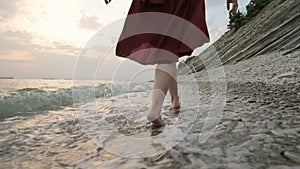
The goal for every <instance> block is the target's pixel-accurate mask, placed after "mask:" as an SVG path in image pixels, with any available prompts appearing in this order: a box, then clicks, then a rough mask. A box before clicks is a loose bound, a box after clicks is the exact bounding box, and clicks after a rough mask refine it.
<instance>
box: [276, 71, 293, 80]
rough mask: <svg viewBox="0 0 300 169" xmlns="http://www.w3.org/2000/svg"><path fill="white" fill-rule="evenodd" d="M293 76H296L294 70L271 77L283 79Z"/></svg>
mask: <svg viewBox="0 0 300 169" xmlns="http://www.w3.org/2000/svg"><path fill="white" fill-rule="evenodd" d="M293 77H296V73H295V72H286V73H282V74H280V75H278V76H275V77H274V78H273V79H284V78H293Z"/></svg>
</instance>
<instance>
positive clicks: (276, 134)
mask: <svg viewBox="0 0 300 169" xmlns="http://www.w3.org/2000/svg"><path fill="white" fill-rule="evenodd" d="M271 133H272V134H274V135H275V136H277V137H286V135H285V134H283V133H281V132H278V131H275V130H271Z"/></svg>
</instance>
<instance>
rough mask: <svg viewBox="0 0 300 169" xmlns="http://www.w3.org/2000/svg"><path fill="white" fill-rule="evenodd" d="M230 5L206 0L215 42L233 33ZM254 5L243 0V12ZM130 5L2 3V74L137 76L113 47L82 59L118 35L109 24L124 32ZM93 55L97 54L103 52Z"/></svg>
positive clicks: (38, 0) (37, 0)
mask: <svg viewBox="0 0 300 169" xmlns="http://www.w3.org/2000/svg"><path fill="white" fill-rule="evenodd" d="M225 2H226V0H206V20H207V25H208V28H209V33H210V37H211V43H213V42H214V41H216V40H217V39H218V38H219V37H220V36H221V35H222V34H224V33H225V32H226V31H227V30H228V29H227V24H228V12H227V11H226V3H225ZM249 2H250V0H239V4H240V5H239V6H240V10H241V11H242V12H244V11H245V6H246V5H247V4H248V3H249ZM130 5H131V0H112V2H111V3H110V4H108V5H105V3H104V0H1V1H0V76H13V77H14V78H61V79H72V78H74V77H78V78H82V77H87V78H88V77H91V78H92V77H97V78H98V77H99V78H104V79H109V78H112V76H111V74H114V75H116V74H117V75H119V76H122V73H124V70H125V74H126V73H128V72H130V71H131V73H132V75H133V74H135V75H137V73H136V69H132V70H129V69H127V71H128V72H126V68H125V67H126V66H124V65H128V64H133V65H135V66H136V67H139V68H141V66H140V65H137V64H135V63H127V61H124V60H122V59H120V58H116V57H115V56H112V55H113V48H112V49H110V51H109V52H108V53H109V54H111V55H110V56H109V57H106V58H104V59H102V58H101V59H99V57H85V58H80V57H79V56H81V54H82V53H84V52H85V49H86V47H87V46H89V45H92V44H91V43H92V42H95V41H96V40H97V38H95V35H102V34H103V33H104V32H106V33H107V34H109V33H110V32H114V31H112V30H109V26H111V25H114V23H118V24H115V27H118V28H120V29H121V27H122V24H121V25H120V23H122V20H124V18H125V17H126V15H127V12H128V9H129V7H130ZM116 32H118V31H116ZM114 33H115V32H114ZM115 36H116V35H115V34H114V38H115ZM99 37H101V36H98V38H99ZM91 39H92V40H91ZM107 41H109V39H106V40H104V39H103V38H102V39H101V40H99V39H98V44H97V45H98V46H100V47H99V48H101V47H102V48H101V49H102V52H103V53H105V52H107V49H108V48H109V47H113V45H112V44H113V43H114V42H113V41H112V40H111V39H110V41H111V43H107ZM101 43H107V44H109V45H110V46H107V44H106V46H105V44H101ZM211 43H210V44H211ZM210 44H207V45H205V46H203V47H202V48H199V49H197V50H196V51H201V50H203V49H204V48H205V47H207V46H208V45H210ZM94 45H96V44H94ZM99 50H100V49H99ZM196 51H195V52H196ZM93 52H94V55H95V52H99V51H93ZM100 52H101V51H100ZM87 53H92V52H91V51H88V52H87ZM129 62H130V61H129ZM90 65H93V66H90ZM95 68H97V70H96V71H95ZM116 68H118V70H116ZM87 74H90V75H87ZM129 74H130V73H129Z"/></svg>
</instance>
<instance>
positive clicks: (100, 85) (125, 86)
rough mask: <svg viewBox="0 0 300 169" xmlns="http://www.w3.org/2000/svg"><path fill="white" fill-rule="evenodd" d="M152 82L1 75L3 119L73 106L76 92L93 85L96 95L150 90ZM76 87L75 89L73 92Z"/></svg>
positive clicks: (1, 109) (0, 99) (0, 92)
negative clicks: (6, 76)
mask: <svg viewBox="0 0 300 169" xmlns="http://www.w3.org/2000/svg"><path fill="white" fill-rule="evenodd" d="M150 88H151V83H150V82H147V81H146V82H125V81H124V82H121V81H120V82H112V81H108V80H93V81H84V80H83V81H74V80H44V79H1V80H0V119H4V118H7V117H13V116H17V115H21V116H26V115H28V114H32V113H34V114H38V113H41V112H46V111H48V110H59V109H64V108H65V107H67V106H70V107H72V105H73V101H74V99H75V100H76V98H75V97H76V94H78V93H79V92H80V95H81V96H82V95H85V94H86V91H87V89H93V91H94V93H93V97H94V98H102V97H111V96H113V95H118V94H122V93H130V92H140V91H145V90H149V89H150ZM74 91H75V93H74Z"/></svg>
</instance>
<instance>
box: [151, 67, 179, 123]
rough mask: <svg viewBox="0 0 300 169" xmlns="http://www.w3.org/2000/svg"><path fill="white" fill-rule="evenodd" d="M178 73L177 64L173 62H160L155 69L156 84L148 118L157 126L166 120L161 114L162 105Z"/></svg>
mask: <svg viewBox="0 0 300 169" xmlns="http://www.w3.org/2000/svg"><path fill="white" fill-rule="evenodd" d="M175 75H176V65H175V63H171V64H158V65H157V66H156V69H155V75H154V76H155V77H154V86H153V94H152V102H151V107H150V110H149V112H148V116H147V118H148V120H149V121H151V122H152V123H153V124H154V125H156V126H163V125H165V122H164V121H163V120H162V118H161V116H160V112H161V107H162V104H163V102H164V99H165V96H166V94H167V92H168V90H169V87H170V85H171V82H172V79H173V78H174V76H175Z"/></svg>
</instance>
